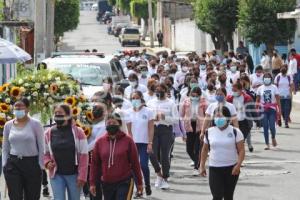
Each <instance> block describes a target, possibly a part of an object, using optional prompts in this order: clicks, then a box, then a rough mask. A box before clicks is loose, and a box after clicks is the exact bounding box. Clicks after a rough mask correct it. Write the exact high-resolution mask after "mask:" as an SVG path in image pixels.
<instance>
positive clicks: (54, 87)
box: [49, 83, 58, 94]
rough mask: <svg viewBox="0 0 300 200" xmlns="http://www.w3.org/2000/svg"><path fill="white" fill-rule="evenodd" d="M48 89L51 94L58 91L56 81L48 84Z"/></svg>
mask: <svg viewBox="0 0 300 200" xmlns="http://www.w3.org/2000/svg"><path fill="white" fill-rule="evenodd" d="M49 91H50V93H51V94H55V93H56V92H57V91H58V85H57V84H56V83H52V84H51V85H50V88H49Z"/></svg>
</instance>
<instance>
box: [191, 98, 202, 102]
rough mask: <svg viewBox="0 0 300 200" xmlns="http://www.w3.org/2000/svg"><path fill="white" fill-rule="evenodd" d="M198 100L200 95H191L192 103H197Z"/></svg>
mask: <svg viewBox="0 0 300 200" xmlns="http://www.w3.org/2000/svg"><path fill="white" fill-rule="evenodd" d="M199 100H200V97H191V101H192V103H198V102H199Z"/></svg>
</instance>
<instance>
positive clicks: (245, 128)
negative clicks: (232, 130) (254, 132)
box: [239, 119, 251, 140]
mask: <svg viewBox="0 0 300 200" xmlns="http://www.w3.org/2000/svg"><path fill="white" fill-rule="evenodd" d="M239 129H240V131H241V132H242V133H243V136H244V140H246V138H247V137H248V135H249V134H250V131H251V128H250V125H249V122H248V121H247V120H246V119H245V120H243V121H239Z"/></svg>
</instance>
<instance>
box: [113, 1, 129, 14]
mask: <svg viewBox="0 0 300 200" xmlns="http://www.w3.org/2000/svg"><path fill="white" fill-rule="evenodd" d="M116 6H117V7H118V8H119V9H120V10H121V11H123V13H129V12H130V0H116Z"/></svg>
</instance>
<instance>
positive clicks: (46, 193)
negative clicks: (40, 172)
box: [43, 186, 50, 197]
mask: <svg viewBox="0 0 300 200" xmlns="http://www.w3.org/2000/svg"><path fill="white" fill-rule="evenodd" d="M43 196H44V197H49V196H50V193H49V190H48V187H47V186H45V187H44V188H43Z"/></svg>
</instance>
